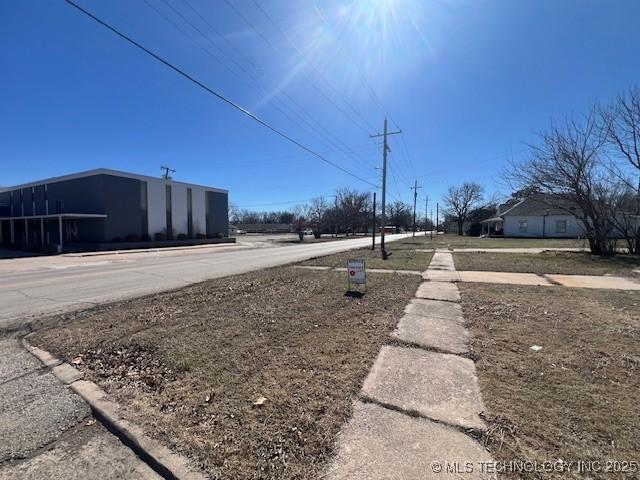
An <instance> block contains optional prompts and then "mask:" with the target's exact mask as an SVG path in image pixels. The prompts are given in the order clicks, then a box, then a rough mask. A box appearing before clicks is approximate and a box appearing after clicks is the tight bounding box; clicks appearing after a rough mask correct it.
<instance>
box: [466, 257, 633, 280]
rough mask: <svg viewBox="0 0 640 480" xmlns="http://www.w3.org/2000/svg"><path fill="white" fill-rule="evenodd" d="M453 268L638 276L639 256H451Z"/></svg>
mask: <svg viewBox="0 0 640 480" xmlns="http://www.w3.org/2000/svg"><path fill="white" fill-rule="evenodd" d="M453 259H454V262H455V265H456V269H457V270H460V271H465V270H473V271H483V272H522V273H538V274H544V273H552V274H553V273H557V274H565V275H619V276H638V274H637V273H635V272H633V270H634V269H640V257H638V256H633V255H616V256H615V257H599V256H596V255H591V254H589V253H568V252H543V253H538V254H529V253H470V252H469V253H465V252H461V253H454V254H453Z"/></svg>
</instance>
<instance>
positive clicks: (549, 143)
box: [510, 108, 619, 255]
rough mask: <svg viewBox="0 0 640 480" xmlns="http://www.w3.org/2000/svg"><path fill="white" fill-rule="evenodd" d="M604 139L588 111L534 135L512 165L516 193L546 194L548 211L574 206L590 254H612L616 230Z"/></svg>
mask: <svg viewBox="0 0 640 480" xmlns="http://www.w3.org/2000/svg"><path fill="white" fill-rule="evenodd" d="M604 144H605V137H604V135H603V131H602V129H601V128H600V126H599V123H598V116H597V115H596V110H595V109H594V108H592V109H591V110H590V111H589V112H588V113H587V115H585V116H584V118H581V119H579V120H577V119H575V118H569V119H567V120H566V121H565V122H564V124H562V125H561V126H558V125H557V124H553V125H552V126H551V128H550V129H549V130H547V131H545V132H542V133H541V134H539V142H538V143H537V144H535V145H530V146H529V158H528V159H527V160H525V161H523V162H520V163H515V162H514V163H513V164H512V168H511V174H510V175H511V178H512V179H514V180H515V181H516V183H517V184H519V185H520V186H521V187H524V186H529V187H535V188H537V189H538V190H539V191H541V192H543V193H546V194H548V196H547V198H548V199H549V200H548V201H549V202H550V203H551V206H554V207H557V208H560V209H567V208H568V207H567V205H575V206H576V207H577V208H576V210H575V211H569V210H567V212H568V213H571V214H574V215H576V216H577V217H578V218H579V219H580V220H581V222H582V224H583V225H584V228H585V231H586V235H587V239H588V241H589V246H590V248H591V252H592V253H594V254H596V255H611V254H614V253H615V240H614V239H613V237H614V236H615V233H616V230H615V225H614V221H613V218H614V217H615V215H616V212H612V210H611V206H612V205H614V204H616V202H617V200H616V198H617V197H616V196H617V195H618V194H619V180H618V179H616V178H614V176H613V175H611V173H610V172H611V171H610V169H609V165H608V164H607V162H605V161H604V159H603V156H602V155H603V153H604V152H603V147H604Z"/></svg>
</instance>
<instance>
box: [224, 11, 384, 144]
mask: <svg viewBox="0 0 640 480" xmlns="http://www.w3.org/2000/svg"><path fill="white" fill-rule="evenodd" d="M225 1H227V2H228V0H225ZM252 1H253V4H254V5H255V6H256V7H257V8H258V10H260V11H261V12H262V14H263V15H264V16H265V17H266V18H267V20H269V22H270V23H271V24H272V25H273V26H274V27H275V29H276V30H278V32H280V34H281V35H282V36H283V37H284V38H285V39H286V40H287V42H288V43H289V44H290V45H291V46H292V47H293V49H294V50H295V51H296V52H297V53H298V55H299V56H300V57H301V58H302V59H303V60H304V61H305V62H306V63H307V64H308V65H309V66H310V67H311V68H312V69H313V71H314V72H316V73H317V74H318V75H319V76H320V78H322V79H323V80H324V82H325V83H326V85H327V86H328V87H329V89H330V90H332V91H333V93H334V94H335V95H336V96H338V97H340V99H341V100H342V101H343V102H344V103H345V104H346V105H347V106H348V107H349V108H350V109H351V110H352V111H353V112H354V113H355V114H356V115H357V116H358V117H359V118H360V120H361V121H362V122H363V123H364V125H365V126H362V125H361V124H359V123H358V122H356V121H355V120H354V119H353V117H351V115H349V114H348V113H347V112H345V111H344V110H342V108H340V107H339V106H338V105H337V104H336V103H335V102H334V101H333V100H332V99H331V98H330V97H328V96H326V95H324V93H323V92H322V91H321V90H320V89H317V90H318V91H319V92H320V93H321V94H322V95H323V96H324V97H325V98H326V99H327V100H328V101H330V102H331V103H332V104H333V106H334V107H336V108H337V109H338V110H340V111H341V112H342V114H343V115H345V116H346V117H347V118H348V119H349V120H351V121H352V122H353V123H354V124H355V125H357V126H358V127H359V128H360V129H361V130H364V131H365V132H368V130H367V128H371V129H374V127H373V126H372V125H371V124H370V123H369V122H368V121H367V119H366V118H364V117H363V116H362V114H360V112H358V110H357V109H356V108H355V107H354V106H353V105H352V104H351V103H350V102H349V101H348V100H347V99H346V98H345V97H344V95H342V94H341V93H340V92H339V91H338V90H337V89H336V88H335V87H333V86H332V85H331V83H329V81H328V80H327V78H326V76H325V75H324V73H323V72H322V71H320V69H319V68H318V67H316V66H315V65H314V64H313V62H311V61H310V60H309V58H308V56H307V55H306V54H305V53H304V52H303V51H302V50H300V49H299V48H298V46H297V45H296V44H295V43H294V42H293V40H291V37H290V36H289V35H288V34H287V33H286V32H285V31H284V30H283V29H282V28H280V26H279V25H278V24H277V23H276V22H275V20H274V19H273V18H272V17H271V15H269V13H268V12H267V11H266V10H265V9H264V8H263V7H262V6H261V5H260V4H259V3H258V2H257V1H256V0H252ZM270 46H271V47H272V48H274V47H273V45H270Z"/></svg>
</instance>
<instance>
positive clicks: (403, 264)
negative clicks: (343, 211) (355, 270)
mask: <svg viewBox="0 0 640 480" xmlns="http://www.w3.org/2000/svg"><path fill="white" fill-rule="evenodd" d="M386 247H387V253H388V254H389V256H388V258H387V260H383V259H382V258H381V254H380V249H379V244H378V243H376V250H371V249H370V248H360V249H358V250H351V251H348V252H343V253H337V254H334V255H329V256H325V257H317V258H312V259H310V260H306V261H304V262H302V263H300V265H320V266H326V267H346V266H347V260H349V259H352V258H363V259H364V260H365V265H366V268H383V269H388V270H417V271H420V272H422V271H424V270H426V269H427V267H428V266H429V263H430V262H431V258H432V257H433V252H416V249H417V248H421V247H422V240H420V239H419V238H418V237H415V238H412V237H409V238H407V239H406V240H405V239H403V240H398V241H396V242H391V243H387V245H386Z"/></svg>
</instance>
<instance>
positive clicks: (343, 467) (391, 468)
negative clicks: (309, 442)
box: [321, 401, 492, 480]
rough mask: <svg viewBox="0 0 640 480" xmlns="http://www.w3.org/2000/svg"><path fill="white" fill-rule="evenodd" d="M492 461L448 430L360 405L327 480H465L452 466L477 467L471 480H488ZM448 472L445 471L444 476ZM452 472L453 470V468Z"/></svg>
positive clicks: (343, 435)
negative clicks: (485, 466)
mask: <svg viewBox="0 0 640 480" xmlns="http://www.w3.org/2000/svg"><path fill="white" fill-rule="evenodd" d="M491 461H492V459H491V456H490V455H489V453H488V452H487V451H486V450H485V449H484V448H482V446H481V445H480V444H479V443H478V442H476V441H475V440H474V439H473V438H471V437H469V436H467V435H465V434H464V433H461V432H459V431H458V430H455V429H453V428H450V427H447V426H445V425H441V424H438V423H436V422H432V421H430V420H426V419H422V418H412V417H410V416H408V415H405V414H403V413H400V412H395V411H393V410H389V409H386V408H383V407H380V406H378V405H374V404H371V403H363V402H359V401H356V402H354V406H353V417H352V418H351V420H350V421H349V423H348V424H347V425H346V427H344V428H343V430H342V432H341V433H340V436H339V438H338V448H337V454H336V457H335V459H334V461H333V462H332V463H331V464H330V466H329V468H328V469H327V472H326V474H325V475H324V476H322V477H321V478H323V479H325V480H418V479H419V480H444V479H450V478H451V479H453V478H461V476H460V475H459V474H458V475H456V474H454V473H449V472H447V469H446V467H447V465H449V466H453V465H462V466H464V465H467V464H468V462H470V463H471V464H472V465H473V472H472V473H465V474H464V478H465V479H466V480H475V479H481V478H483V477H482V476H481V472H480V468H481V462H483V463H486V462H491ZM439 467H442V471H439ZM449 469H450V468H449Z"/></svg>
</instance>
